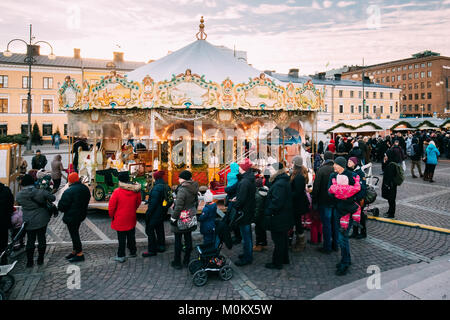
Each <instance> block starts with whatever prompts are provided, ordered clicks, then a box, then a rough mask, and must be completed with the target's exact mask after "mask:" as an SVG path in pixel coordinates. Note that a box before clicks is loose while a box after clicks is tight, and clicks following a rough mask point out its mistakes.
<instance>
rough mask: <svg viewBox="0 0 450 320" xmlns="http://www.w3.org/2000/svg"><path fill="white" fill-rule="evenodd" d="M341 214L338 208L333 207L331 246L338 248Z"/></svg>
mask: <svg viewBox="0 0 450 320" xmlns="http://www.w3.org/2000/svg"><path fill="white" fill-rule="evenodd" d="M339 219H340V216H339V213H338V211H337V210H336V208H332V213H331V243H332V244H331V248H332V249H336V250H337V248H338V247H339V228H340V222H339Z"/></svg>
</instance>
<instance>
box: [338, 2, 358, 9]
mask: <svg viewBox="0 0 450 320" xmlns="http://www.w3.org/2000/svg"><path fill="white" fill-rule="evenodd" d="M354 4H356V2H355V1H339V2H338V3H337V6H338V7H339V8H345V7H348V6H352V5H354Z"/></svg>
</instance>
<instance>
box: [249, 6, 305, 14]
mask: <svg viewBox="0 0 450 320" xmlns="http://www.w3.org/2000/svg"><path fill="white" fill-rule="evenodd" d="M305 9H308V8H307V7H295V6H287V5H284V4H261V5H259V6H258V7H256V8H253V9H251V11H252V12H253V13H255V14H262V15H264V14H276V13H283V12H292V11H298V10H305Z"/></svg>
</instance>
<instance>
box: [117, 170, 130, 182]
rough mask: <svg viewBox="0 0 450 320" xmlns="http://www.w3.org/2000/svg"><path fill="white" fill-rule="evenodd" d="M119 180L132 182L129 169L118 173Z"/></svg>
mask: <svg viewBox="0 0 450 320" xmlns="http://www.w3.org/2000/svg"><path fill="white" fill-rule="evenodd" d="M118 178H119V181H120V182H123V183H127V182H130V174H129V173H128V171H121V172H119V175H118Z"/></svg>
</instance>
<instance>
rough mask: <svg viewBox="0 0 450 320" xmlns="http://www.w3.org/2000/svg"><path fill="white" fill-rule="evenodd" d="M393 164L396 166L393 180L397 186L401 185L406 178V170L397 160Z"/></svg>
mask: <svg viewBox="0 0 450 320" xmlns="http://www.w3.org/2000/svg"><path fill="white" fill-rule="evenodd" d="M393 164H394V166H395V176H394V177H393V178H392V180H393V181H394V183H395V184H396V185H397V186H400V185H401V184H402V183H403V181H404V180H405V172H404V171H403V168H402V166H401V165H399V164H398V163H395V162H393Z"/></svg>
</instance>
